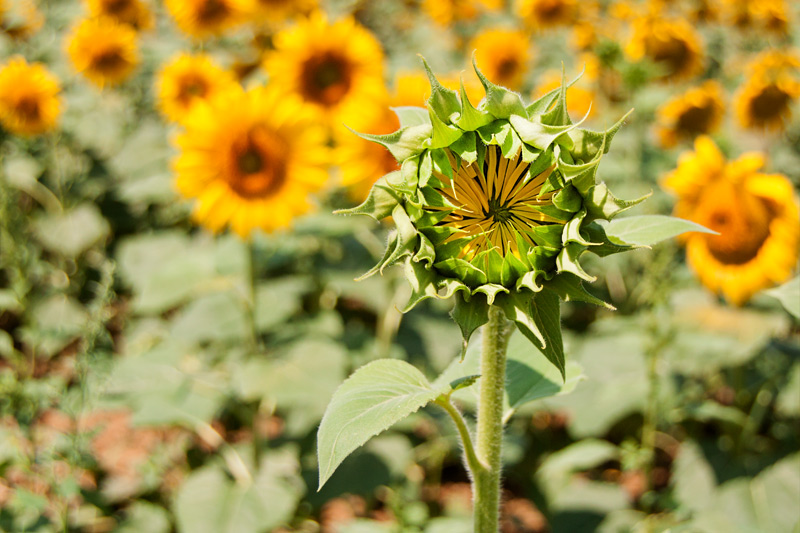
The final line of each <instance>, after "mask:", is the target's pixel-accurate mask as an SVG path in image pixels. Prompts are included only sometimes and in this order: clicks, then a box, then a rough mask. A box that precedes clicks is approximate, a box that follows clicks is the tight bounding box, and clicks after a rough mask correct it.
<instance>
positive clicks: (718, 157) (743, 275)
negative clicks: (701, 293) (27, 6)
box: [664, 136, 800, 305]
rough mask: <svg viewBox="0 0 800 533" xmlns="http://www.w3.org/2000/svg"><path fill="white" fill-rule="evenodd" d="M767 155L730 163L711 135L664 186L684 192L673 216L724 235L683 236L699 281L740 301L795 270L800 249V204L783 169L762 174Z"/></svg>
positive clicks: (684, 159)
mask: <svg viewBox="0 0 800 533" xmlns="http://www.w3.org/2000/svg"><path fill="white" fill-rule="evenodd" d="M763 165H764V158H763V157H762V156H761V154H757V153H748V154H744V155H742V156H741V157H740V158H739V159H737V160H735V161H731V162H727V161H726V160H725V158H724V156H723V155H722V153H720V151H719V149H718V148H717V147H716V145H714V142H713V141H712V140H711V139H710V138H708V137H705V136H702V137H698V139H697V140H696V141H695V151H694V152H686V153H684V154H683V155H682V156H681V158H680V160H679V163H678V167H677V168H676V169H675V170H674V171H672V172H671V173H670V174H668V175H667V176H666V178H665V180H664V187H665V188H667V189H669V190H671V191H673V192H674V193H675V194H677V196H678V202H677V203H676V205H675V215H676V216H679V217H681V218H685V219H688V220H692V221H694V222H697V223H699V224H702V225H704V226H706V227H707V228H710V229H712V230H714V231H716V232H718V233H719V235H711V234H706V233H690V234H688V236H687V237H684V240H685V243H686V256H687V260H688V262H689V265H690V266H691V267H692V268H693V269H694V270H695V272H697V275H698V277H699V278H700V281H701V283H703V285H705V286H706V287H707V288H708V289H709V290H711V291H713V292H715V293H718V294H722V295H723V296H724V297H725V298H726V299H727V300H728V301H729V302H731V303H732V304H734V305H743V304H744V303H745V302H747V301H748V300H749V299H750V298H752V296H753V295H754V294H755V293H757V292H758V291H760V290H762V289H765V288H767V287H770V286H772V285H775V284H778V283H781V282H783V281H785V280H786V279H788V278H789V277H790V276H791V273H792V269H793V268H794V267H795V264H796V262H797V257H798V251H800V224H798V222H797V221H798V217H800V204H798V199H797V196H796V194H795V192H794V189H793V187H792V184H791V182H789V180H788V179H787V178H786V177H785V176H783V175H781V174H762V173H761V172H759V170H760V169H761V167H763Z"/></svg>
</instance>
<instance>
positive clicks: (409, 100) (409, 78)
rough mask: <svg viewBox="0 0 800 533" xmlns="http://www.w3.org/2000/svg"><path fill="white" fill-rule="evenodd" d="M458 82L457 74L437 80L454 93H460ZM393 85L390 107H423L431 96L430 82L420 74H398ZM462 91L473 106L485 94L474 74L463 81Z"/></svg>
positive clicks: (459, 77)
mask: <svg viewBox="0 0 800 533" xmlns="http://www.w3.org/2000/svg"><path fill="white" fill-rule="evenodd" d="M460 80H461V76H460V75H459V74H450V75H448V76H442V77H440V78H439V82H440V83H441V84H442V85H443V86H445V87H447V88H448V89H452V90H454V91H460V87H461V85H460V83H461V81H460ZM394 85H395V88H394V92H393V93H392V95H391V98H390V102H391V105H392V106H416V107H425V101H426V100H427V99H428V97H429V96H430V95H431V84H430V81H429V80H428V77H427V76H426V75H425V74H423V73H422V72H418V71H414V72H400V73H398V74H397V76H395V84H394ZM464 90H465V91H466V93H467V98H469V101H470V102H471V103H472V105H474V106H476V105H478V102H480V101H481V99H482V98H483V96H484V94H485V93H484V90H483V85H481V83H480V82H479V81H478V79H477V77H476V76H475V75H474V74H472V75H468V76H467V77H466V79H464Z"/></svg>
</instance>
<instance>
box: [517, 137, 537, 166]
mask: <svg viewBox="0 0 800 533" xmlns="http://www.w3.org/2000/svg"><path fill="white" fill-rule="evenodd" d="M520 140H522V139H520ZM520 149H521V150H522V161H523V162H525V163H531V162H533V161H535V160H536V159H538V158H539V156H540V155H542V151H541V150H537V149H536V148H534V147H532V146H528V145H527V144H525V143H520Z"/></svg>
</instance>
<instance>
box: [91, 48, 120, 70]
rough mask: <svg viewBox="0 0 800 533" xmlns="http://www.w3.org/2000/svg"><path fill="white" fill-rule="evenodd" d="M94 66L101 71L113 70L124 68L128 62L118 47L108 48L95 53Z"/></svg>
mask: <svg viewBox="0 0 800 533" xmlns="http://www.w3.org/2000/svg"><path fill="white" fill-rule="evenodd" d="M93 64H94V68H95V69H97V70H99V71H103V72H114V71H117V70H120V69H122V68H125V67H126V66H127V64H128V62H127V61H126V60H125V58H124V57H123V55H122V51H121V50H120V49H118V48H109V49H107V50H103V51H102V52H101V53H99V54H97V55H96V56H95V58H94V61H93Z"/></svg>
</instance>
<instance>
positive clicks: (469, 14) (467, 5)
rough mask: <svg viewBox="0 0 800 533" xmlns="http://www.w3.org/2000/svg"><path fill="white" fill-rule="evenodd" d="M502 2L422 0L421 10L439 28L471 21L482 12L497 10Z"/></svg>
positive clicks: (487, 0) (500, 0)
mask: <svg viewBox="0 0 800 533" xmlns="http://www.w3.org/2000/svg"><path fill="white" fill-rule="evenodd" d="M502 6H503V2H502V0H424V1H423V2H422V9H423V10H424V11H425V12H426V13H427V14H428V16H429V17H430V18H432V19H433V21H434V22H436V23H437V24H439V25H440V26H451V25H452V24H453V23H456V22H461V21H466V20H473V19H475V18H476V17H477V16H478V14H480V13H481V12H482V11H484V10H492V11H494V10H497V9H500V8H501V7H502Z"/></svg>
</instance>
